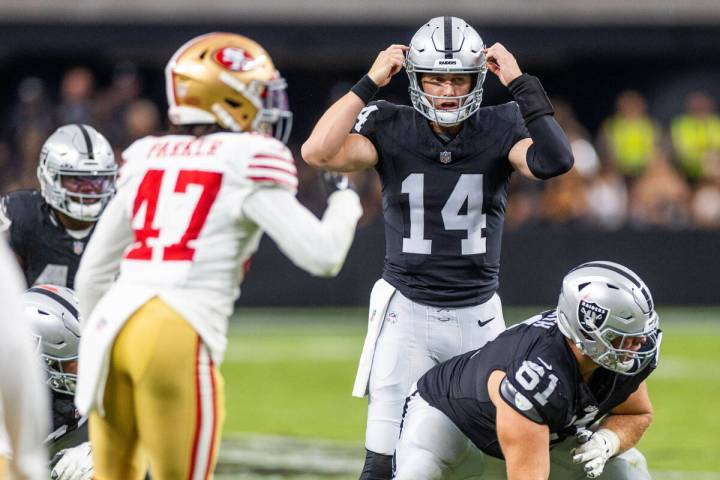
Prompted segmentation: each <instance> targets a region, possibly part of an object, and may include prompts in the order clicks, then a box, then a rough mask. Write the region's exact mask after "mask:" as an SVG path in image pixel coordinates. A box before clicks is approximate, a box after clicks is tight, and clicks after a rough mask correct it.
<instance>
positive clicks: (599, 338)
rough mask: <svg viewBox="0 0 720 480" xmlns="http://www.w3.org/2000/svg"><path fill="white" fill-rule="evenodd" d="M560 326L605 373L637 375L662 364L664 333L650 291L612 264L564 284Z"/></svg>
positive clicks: (580, 272) (580, 270)
mask: <svg viewBox="0 0 720 480" xmlns="http://www.w3.org/2000/svg"><path fill="white" fill-rule="evenodd" d="M558 326H559V327H560V330H561V331H562V333H563V334H564V335H565V336H566V337H567V338H568V339H570V340H571V341H572V342H573V343H574V344H575V345H576V346H577V347H578V349H580V351H581V352H582V353H583V354H585V355H587V356H589V357H590V358H591V359H592V360H593V361H594V362H595V363H597V364H598V365H600V366H601V367H603V368H606V369H608V370H611V371H613V372H616V373H620V374H623V375H635V374H637V373H639V372H640V371H642V370H643V369H645V368H646V367H647V366H648V365H650V364H651V362H653V361H655V360H656V359H657V355H658V351H659V348H660V340H661V332H660V329H659V317H658V315H657V313H656V312H655V310H654V304H653V301H652V296H651V295H650V291H649V289H648V288H647V286H646V285H645V284H644V283H643V282H642V280H641V279H640V278H639V277H638V276H637V275H635V273H633V272H632V271H631V270H629V269H627V268H625V267H623V266H622V265H619V264H617V263H612V262H604V261H598V262H589V263H586V264H583V265H580V266H579V267H577V268H575V269H574V270H572V271H571V272H570V273H568V275H566V276H565V278H564V279H563V286H562V290H561V292H560V299H559V301H558Z"/></svg>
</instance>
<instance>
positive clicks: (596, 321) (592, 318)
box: [578, 300, 610, 331]
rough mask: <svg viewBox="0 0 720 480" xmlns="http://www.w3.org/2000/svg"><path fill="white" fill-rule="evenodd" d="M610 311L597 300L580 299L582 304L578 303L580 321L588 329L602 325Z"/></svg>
mask: <svg viewBox="0 0 720 480" xmlns="http://www.w3.org/2000/svg"><path fill="white" fill-rule="evenodd" d="M609 313H610V310H608V309H607V308H603V307H601V306H600V305H598V304H597V303H595V302H586V301H585V300H580V305H578V321H579V322H580V325H581V326H582V327H583V328H584V329H585V330H586V331H592V330H595V329H597V328H600V327H602V326H603V324H604V323H605V320H607V318H608V314H609Z"/></svg>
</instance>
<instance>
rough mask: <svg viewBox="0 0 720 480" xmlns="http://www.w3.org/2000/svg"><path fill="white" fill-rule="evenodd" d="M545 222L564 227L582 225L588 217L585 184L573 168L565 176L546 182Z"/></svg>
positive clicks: (543, 210)
mask: <svg viewBox="0 0 720 480" xmlns="http://www.w3.org/2000/svg"><path fill="white" fill-rule="evenodd" d="M542 202H543V203H542V205H543V206H542V216H543V219H544V220H547V221H550V222H552V223H557V224H562V225H581V224H582V223H584V222H585V221H586V217H587V210H588V205H587V199H586V198H585V182H584V180H583V177H582V175H580V172H578V170H577V169H576V168H575V167H573V168H572V169H571V170H570V171H569V172H567V173H566V174H565V175H561V176H559V177H555V178H551V179H549V180H547V181H546V182H545V191H544V192H543V197H542Z"/></svg>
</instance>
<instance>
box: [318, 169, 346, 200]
mask: <svg viewBox="0 0 720 480" xmlns="http://www.w3.org/2000/svg"><path fill="white" fill-rule="evenodd" d="M320 181H321V183H322V185H323V189H324V190H325V194H326V195H327V196H328V197H329V196H330V195H332V194H333V193H335V192H339V191H342V190H355V185H353V183H352V182H351V181H350V179H349V178H348V176H347V175H343V174H342V173H337V172H328V171H327V170H323V171H322V172H320Z"/></svg>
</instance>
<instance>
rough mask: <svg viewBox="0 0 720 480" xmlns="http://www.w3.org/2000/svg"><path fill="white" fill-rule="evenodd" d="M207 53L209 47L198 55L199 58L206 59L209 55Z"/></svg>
mask: <svg viewBox="0 0 720 480" xmlns="http://www.w3.org/2000/svg"><path fill="white" fill-rule="evenodd" d="M207 53H208V51H207V49H205V50H203V51H202V52H201V53H200V55H199V56H198V58H199V59H200V60H205V56H206V55H207Z"/></svg>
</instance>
